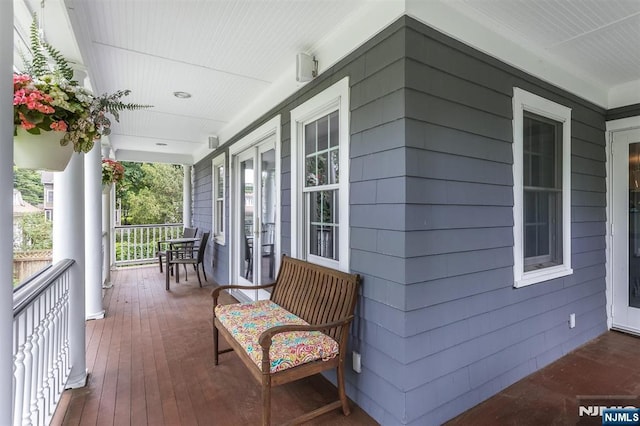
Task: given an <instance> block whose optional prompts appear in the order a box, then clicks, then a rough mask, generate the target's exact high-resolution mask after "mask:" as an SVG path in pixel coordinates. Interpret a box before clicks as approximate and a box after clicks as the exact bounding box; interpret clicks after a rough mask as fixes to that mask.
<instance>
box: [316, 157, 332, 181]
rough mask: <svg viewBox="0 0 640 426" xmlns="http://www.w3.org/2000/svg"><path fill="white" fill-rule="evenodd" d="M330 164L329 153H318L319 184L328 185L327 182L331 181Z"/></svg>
mask: <svg viewBox="0 0 640 426" xmlns="http://www.w3.org/2000/svg"><path fill="white" fill-rule="evenodd" d="M328 166H329V158H328V155H327V153H326V152H323V153H322V154H318V174H317V178H318V183H317V184H318V185H326V184H327V183H329V176H328V173H329V170H328Z"/></svg>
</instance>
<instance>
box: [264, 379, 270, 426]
mask: <svg viewBox="0 0 640 426" xmlns="http://www.w3.org/2000/svg"><path fill="white" fill-rule="evenodd" d="M262 426H271V376H269V375H268V374H266V375H263V376H262Z"/></svg>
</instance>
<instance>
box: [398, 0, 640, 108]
mask: <svg viewBox="0 0 640 426" xmlns="http://www.w3.org/2000/svg"><path fill="white" fill-rule="evenodd" d="M407 13H408V14H409V15H411V16H413V17H415V18H416V19H419V20H421V21H423V22H425V23H426V24H428V25H430V26H432V27H434V28H436V29H438V30H440V31H442V32H444V33H446V34H448V35H450V36H451V37H454V38H456V39H458V40H460V41H462V42H464V43H465V44H468V45H470V46H473V47H474V48H476V49H478V50H480V51H483V52H485V53H487V54H489V55H491V56H493V57H496V58H498V59H500V60H502V61H504V62H506V63H508V64H510V65H512V66H514V67H516V68H519V69H521V70H523V71H525V72H527V73H529V74H532V75H535V76H536V77H538V78H541V79H542V80H545V81H547V82H549V83H552V84H554V85H557V86H560V87H562V88H564V89H565V90H567V91H569V92H572V93H574V94H576V95H577V96H580V97H582V98H585V99H587V100H589V101H591V102H593V103H595V104H597V105H600V106H602V107H603V108H611V106H610V98H611V97H612V96H613V97H615V96H614V95H610V93H609V91H610V89H611V88H612V86H615V85H619V84H624V83H628V82H629V81H633V80H638V79H640V49H638V46H639V45H640V25H638V24H639V23H640V2H638V1H634V0H609V1H606V2H604V1H599V0H581V1H572V0H545V1H523V0H492V1H478V0H447V1H444V0H434V1H428V2H424V1H420V0H407ZM625 53H627V54H625ZM634 95H635V101H634V102H632V103H636V102H640V93H635V94H634Z"/></svg>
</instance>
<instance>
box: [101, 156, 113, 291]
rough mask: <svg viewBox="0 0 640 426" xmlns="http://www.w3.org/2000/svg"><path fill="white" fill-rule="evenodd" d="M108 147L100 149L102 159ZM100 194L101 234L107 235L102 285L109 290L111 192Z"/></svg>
mask: <svg viewBox="0 0 640 426" xmlns="http://www.w3.org/2000/svg"><path fill="white" fill-rule="evenodd" d="M109 151H110V149H109V147H108V146H103V147H102V156H103V157H104V158H108V157H109ZM112 191H113V190H110V191H108V192H103V193H102V233H103V234H105V233H106V234H107V237H106V238H105V239H104V253H103V256H104V259H103V260H102V261H103V269H102V271H103V273H104V276H103V277H102V285H103V288H111V286H112V285H111V232H112V228H111V226H112V225H111V220H112V217H113V211H112V204H111V192H112Z"/></svg>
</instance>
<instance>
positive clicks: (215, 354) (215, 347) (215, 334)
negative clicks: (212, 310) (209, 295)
mask: <svg viewBox="0 0 640 426" xmlns="http://www.w3.org/2000/svg"><path fill="white" fill-rule="evenodd" d="M214 321H215V318H214ZM218 355H220V353H219V352H218V327H216V325H215V324H214V325H213V365H218Z"/></svg>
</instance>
